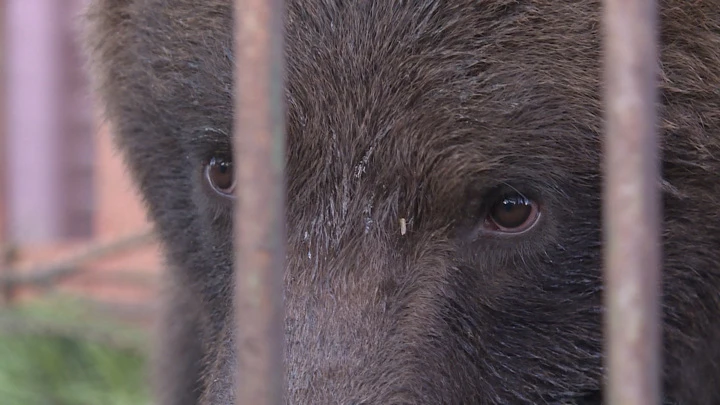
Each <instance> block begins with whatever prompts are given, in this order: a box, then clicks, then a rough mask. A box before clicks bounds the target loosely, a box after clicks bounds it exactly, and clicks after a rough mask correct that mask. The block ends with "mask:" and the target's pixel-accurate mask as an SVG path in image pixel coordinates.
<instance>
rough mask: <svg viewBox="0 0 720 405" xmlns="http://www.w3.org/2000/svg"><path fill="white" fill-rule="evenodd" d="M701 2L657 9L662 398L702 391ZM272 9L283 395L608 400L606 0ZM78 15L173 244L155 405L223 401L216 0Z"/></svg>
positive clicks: (111, 112)
mask: <svg viewBox="0 0 720 405" xmlns="http://www.w3.org/2000/svg"><path fill="white" fill-rule="evenodd" d="M718 6H720V2H718V1H716V0H712V1H707V2H694V3H692V4H687V3H686V2H680V1H679V0H675V1H673V0H666V1H662V2H660V10H661V20H660V21H661V32H660V42H661V48H660V51H661V52H660V55H661V71H662V74H661V75H660V78H659V83H660V90H661V97H660V100H659V113H660V121H659V123H658V126H659V129H660V131H661V140H662V147H663V151H662V158H663V161H662V174H663V178H662V182H661V187H662V191H663V210H664V213H663V215H664V223H663V315H664V316H663V321H664V333H663V344H664V351H663V352H664V355H665V358H664V363H663V364H664V368H665V373H664V389H665V397H666V402H667V403H668V404H680V405H691V404H715V403H717V402H718V401H720V391H719V390H718V389H717V388H716V387H717V386H718V384H717V382H718V381H717V380H718V379H720V370H719V369H718V368H719V367H718V365H719V364H720V352H719V351H718V349H716V345H715V343H714V342H715V339H716V338H717V337H720V322H718V321H720V319H719V318H720V312H719V311H720V308H719V307H718V298H717V296H718V294H717V293H718V291H719V290H720V278H719V276H720V270H719V269H718V265H719V264H720V254H719V253H718V249H717V248H718V247H719V246H720V236H718V235H720V232H718V231H720V218H719V217H718V214H717V211H718V210H717V208H718V206H719V205H720V203H718V202H717V200H718V199H717V198H716V197H717V196H718V195H719V192H720V189H719V187H720V181H718V180H720V179H719V178H718V177H719V176H720V174H718V173H720V161H719V160H718V158H717V156H720V155H718V153H719V152H720V150H718V149H719V146H720V90H718V89H720V69H719V68H718V66H720V64H718V62H720V13H718V12H717V9H718ZM286 7H287V13H286V18H285V29H286V40H285V57H286V69H287V70H286V76H287V83H286V102H287V146H286V150H287V157H286V176H287V196H286V201H287V208H286V209H287V211H286V229H287V268H286V272H285V277H284V281H285V305H286V322H285V345H286V359H285V360H286V370H287V374H286V382H287V387H286V388H287V390H286V402H287V403H289V404H309V403H318V404H322V403H340V404H381V403H382V404H385V403H388V404H440V403H442V404H467V403H473V404H475V403H477V404H516V403H528V404H540V403H549V404H600V403H602V398H601V389H602V374H603V370H602V354H603V353H602V313H603V307H602V290H603V285H602V263H601V249H602V244H601V240H602V239H601V226H602V224H601V218H600V208H601V202H602V201H601V183H602V177H601V174H602V173H601V169H600V164H601V140H602V127H603V116H602V113H603V111H602V108H603V106H602V100H601V89H602V87H601V86H602V82H601V79H602V66H601V43H600V41H601V32H600V3H599V1H595V0H592V1H591V0H582V1H572V2H570V1H557V0H552V1H551V0H538V1H518V0H484V1H470V0H459V1H453V2H447V1H441V0H422V1H418V2H404V1H358V2H344V1H336V0H302V1H301V0H290V1H286ZM88 15H89V31H88V35H87V45H88V47H87V48H88V54H89V55H90V57H91V68H92V73H93V77H94V78H95V83H96V85H97V89H98V94H99V95H100V100H101V101H102V103H103V106H104V107H105V111H106V113H107V116H108V119H109V120H110V122H111V124H112V128H113V132H114V134H115V138H116V141H117V144H118V146H119V148H120V150H121V151H122V152H123V155H124V156H125V159H126V162H127V164H128V167H129V168H130V170H131V173H132V175H133V179H134V181H135V183H136V184H137V186H138V187H139V189H140V190H141V192H142V195H143V197H144V200H145V202H146V205H147V207H148V211H149V213H150V217H151V218H152V219H153V221H154V222H155V224H156V226H157V231H158V233H159V235H160V237H161V239H162V241H163V242H164V248H165V251H166V256H167V259H168V265H169V270H170V271H169V274H168V281H169V283H170V287H171V288H170V291H169V296H168V299H167V300H166V314H165V316H164V319H165V320H164V322H163V323H162V325H163V326H162V328H161V329H162V330H161V334H162V337H163V339H162V340H161V342H160V344H159V346H158V353H159V356H158V360H157V362H156V374H157V381H158V382H157V387H158V395H159V398H160V403H161V404H174V405H177V404H202V405H225V404H231V403H232V381H233V378H234V377H233V374H232V373H233V372H232V370H233V361H234V353H233V340H232V336H233V330H234V329H235V325H234V324H233V316H232V293H233V288H232V273H233V267H232V265H233V249H232V214H233V199H232V198H231V197H230V196H229V195H228V190H231V189H232V184H233V179H232V170H231V168H232V142H231V141H232V135H231V134H232V114H233V106H232V91H233V84H232V77H233V52H232V50H233V45H232V4H231V1H230V0H206V1H203V2H195V1H191V0H94V1H93V2H92V4H91V6H90V8H89V14H88ZM401 224H402V225H401Z"/></svg>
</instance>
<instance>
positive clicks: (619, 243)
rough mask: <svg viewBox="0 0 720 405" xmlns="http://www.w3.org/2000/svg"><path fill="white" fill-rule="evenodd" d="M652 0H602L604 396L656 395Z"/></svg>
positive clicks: (621, 400)
mask: <svg viewBox="0 0 720 405" xmlns="http://www.w3.org/2000/svg"><path fill="white" fill-rule="evenodd" d="M656 12H657V11H656V3H655V0H604V16H603V17H604V58H605V59H604V65H605V103H606V104H605V106H606V120H607V122H606V125H607V127H606V131H607V134H606V139H605V144H604V156H605V160H604V162H603V163H604V166H605V184H604V204H603V219H604V226H605V229H604V230H605V235H604V237H605V242H606V244H605V253H604V254H605V256H604V260H605V286H606V289H605V303H606V305H607V313H606V318H605V328H606V329H605V333H606V335H605V336H606V339H605V342H606V348H605V350H606V354H607V358H606V366H607V372H608V380H607V381H608V384H607V386H606V396H605V398H606V401H608V402H607V403H608V404H611V405H657V404H659V403H661V400H660V398H661V392H660V391H661V384H660V375H661V374H660V371H661V358H660V355H661V351H660V344H661V327H660V303H659V297H660V285H661V284H660V275H661V273H660V268H661V267H660V264H661V248H660V236H659V230H660V225H659V223H660V191H659V182H658V179H659V170H660V166H659V159H658V155H659V147H658V139H657V134H656V111H655V102H656V97H657V94H656V93H657V90H656V78H657V66H658V63H657V55H658V53H657V52H658V51H657V45H656V41H657V32H656V31H657V15H656Z"/></svg>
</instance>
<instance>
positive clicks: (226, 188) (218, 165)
mask: <svg viewBox="0 0 720 405" xmlns="http://www.w3.org/2000/svg"><path fill="white" fill-rule="evenodd" d="M205 179H206V180H207V181H208V183H210V186H211V187H212V189H213V190H215V191H216V192H217V193H219V194H222V195H224V196H232V195H233V193H234V191H235V171H234V169H233V164H232V162H231V161H228V160H223V159H220V158H212V159H211V160H210V162H209V163H208V164H207V165H206V166H205Z"/></svg>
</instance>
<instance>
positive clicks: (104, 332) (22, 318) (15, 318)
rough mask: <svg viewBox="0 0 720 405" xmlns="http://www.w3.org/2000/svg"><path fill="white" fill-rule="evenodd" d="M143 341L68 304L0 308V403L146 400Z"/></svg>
mask: <svg viewBox="0 0 720 405" xmlns="http://www.w3.org/2000/svg"><path fill="white" fill-rule="evenodd" d="M144 341H145V338H144V335H143V334H142V333H141V332H139V331H136V330H132V329H131V328H129V327H127V326H122V327H121V326H118V325H114V324H112V323H111V322H107V321H106V320H105V321H101V320H98V319H93V318H92V317H90V316H89V315H88V314H87V313H83V311H81V310H78V308H77V307H76V306H73V305H72V304H67V303H63V304H58V303H57V302H53V303H44V304H43V305H34V306H32V307H23V308H20V309H14V310H12V311H7V310H6V311H0V404H2V405H143V404H149V403H150V402H149V399H148V387H147V385H148V384H147V376H146V368H145V366H146V356H145V351H144V347H143V344H144Z"/></svg>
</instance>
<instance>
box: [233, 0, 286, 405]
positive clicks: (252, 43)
mask: <svg viewBox="0 0 720 405" xmlns="http://www.w3.org/2000/svg"><path fill="white" fill-rule="evenodd" d="M234 7H235V10H234V17H235V38H234V39H235V45H234V46H235V48H234V49H235V76H234V80H235V86H234V96H235V118H234V137H235V139H234V165H235V174H236V181H237V183H236V188H237V190H236V196H237V201H236V202H237V204H236V208H235V224H234V234H235V238H234V240H235V243H236V245H235V251H236V257H235V259H236V261H235V295H234V296H235V320H236V334H235V342H236V343H235V347H236V356H237V369H236V370H237V375H236V379H235V393H236V394H235V395H236V398H235V403H236V404H238V405H239V404H242V405H280V404H281V401H282V388H283V376H284V373H283V336H284V335H283V325H284V316H283V289H282V274H283V271H284V265H285V225H284V219H285V215H284V213H285V210H284V204H285V201H284V200H285V187H284V186H285V184H284V183H285V181H284V162H285V124H284V118H285V108H284V101H283V100H284V93H283V91H284V62H283V49H282V46H283V28H282V13H283V11H284V8H283V2H282V0H235V2H234Z"/></svg>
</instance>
